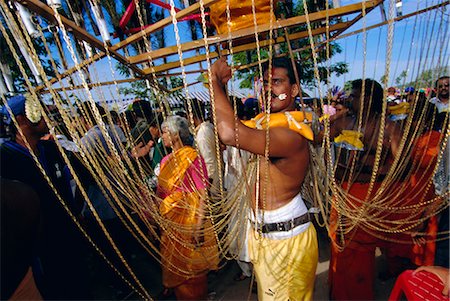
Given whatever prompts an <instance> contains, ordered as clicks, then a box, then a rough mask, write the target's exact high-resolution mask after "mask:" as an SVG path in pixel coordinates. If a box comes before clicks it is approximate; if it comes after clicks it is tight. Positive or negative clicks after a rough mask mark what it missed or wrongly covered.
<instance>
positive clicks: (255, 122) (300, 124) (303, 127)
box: [243, 111, 314, 141]
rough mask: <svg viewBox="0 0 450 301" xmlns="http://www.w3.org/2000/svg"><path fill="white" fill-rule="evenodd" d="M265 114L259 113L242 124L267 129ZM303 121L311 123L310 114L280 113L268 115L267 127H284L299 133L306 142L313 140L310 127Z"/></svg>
mask: <svg viewBox="0 0 450 301" xmlns="http://www.w3.org/2000/svg"><path fill="white" fill-rule="evenodd" d="M267 121H268V118H267V114H266V113H260V114H258V115H257V116H256V117H255V118H253V119H251V120H247V121H244V122H243V123H244V124H245V125H246V126H248V127H250V128H254V129H255V128H256V129H260V130H264V129H266V128H267ZM305 121H308V122H311V121H312V114H311V113H309V112H306V113H303V112H300V111H292V112H284V113H283V112H280V113H272V114H270V119H269V127H270V128H274V127H285V128H289V129H291V130H293V131H294V132H297V133H299V134H300V135H302V136H303V137H305V138H306V139H308V140H311V141H312V140H313V139H314V133H313V131H312V129H311V127H310V126H309V125H308V124H306V123H305Z"/></svg>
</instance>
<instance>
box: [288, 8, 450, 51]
mask: <svg viewBox="0 0 450 301" xmlns="http://www.w3.org/2000/svg"><path fill="white" fill-rule="evenodd" d="M449 4H450V1H445V2H442V3H439V4H436V5H433V6H430V7H427V8H424V9H421V10H418V11H415V12H413V13H410V14H407V15H403V16H400V17H396V18H394V19H393V21H394V22H398V21H401V20H403V19H407V18H411V17H414V16H416V15H420V14H423V13H426V12H429V11H432V10H435V9H438V8H440V7H444V6H447V5H449ZM388 23H389V21H384V22H380V23H378V24H374V25H371V26H368V27H366V28H361V29H358V30H355V31H352V32H349V33H346V34H343V35H335V36H333V37H331V38H330V39H328V40H325V41H322V42H320V43H319V44H317V46H318V47H320V46H323V45H326V44H327V43H331V42H333V41H336V40H340V39H343V38H348V37H350V36H353V35H355V34H359V33H361V32H363V31H369V30H372V29H375V28H378V27H381V26H384V25H387V24H388ZM307 48H309V46H307V47H302V48H298V49H295V50H294V51H293V52H299V51H303V50H305V49H307Z"/></svg>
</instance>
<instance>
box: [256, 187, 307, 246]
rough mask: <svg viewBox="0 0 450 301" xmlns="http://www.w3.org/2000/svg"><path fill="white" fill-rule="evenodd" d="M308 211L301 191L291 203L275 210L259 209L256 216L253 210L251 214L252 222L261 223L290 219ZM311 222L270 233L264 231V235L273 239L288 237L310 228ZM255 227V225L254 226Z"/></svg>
mask: <svg viewBox="0 0 450 301" xmlns="http://www.w3.org/2000/svg"><path fill="white" fill-rule="evenodd" d="M307 212H308V208H307V207H306V205H305V202H304V201H303V199H302V197H301V195H300V193H298V194H297V195H296V196H295V197H294V198H293V199H292V200H291V201H290V202H289V203H287V204H286V205H284V206H282V207H280V208H277V209H275V210H260V209H259V210H257V217H256V218H255V216H254V214H253V212H252V213H251V215H250V220H251V223H252V224H254V223H255V222H257V223H259V224H261V223H264V224H268V223H278V222H285V221H290V220H292V219H294V218H296V217H298V216H301V215H303V214H305V213H307ZM309 225H310V223H309V222H308V223H305V224H302V225H299V226H297V227H295V228H293V229H292V230H290V231H280V232H278V231H274V232H270V233H263V234H262V236H263V237H267V238H271V239H286V238H290V237H293V236H296V235H298V234H300V233H302V232H304V231H306V229H308V227H309ZM253 229H255V227H253Z"/></svg>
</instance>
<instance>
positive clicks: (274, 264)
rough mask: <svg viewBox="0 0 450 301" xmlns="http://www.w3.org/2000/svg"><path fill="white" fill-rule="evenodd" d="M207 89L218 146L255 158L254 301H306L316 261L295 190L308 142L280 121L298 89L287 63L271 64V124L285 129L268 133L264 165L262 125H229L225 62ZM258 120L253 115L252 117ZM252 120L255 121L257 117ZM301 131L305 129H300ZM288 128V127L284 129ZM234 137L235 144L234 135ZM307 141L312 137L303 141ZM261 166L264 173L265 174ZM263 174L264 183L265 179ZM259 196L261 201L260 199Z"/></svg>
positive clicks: (231, 118)
mask: <svg viewBox="0 0 450 301" xmlns="http://www.w3.org/2000/svg"><path fill="white" fill-rule="evenodd" d="M211 72H212V78H211V79H212V87H213V89H214V98H215V101H216V104H215V105H216V116H217V127H218V132H219V137H220V139H221V140H222V142H223V143H225V144H227V145H231V146H238V147H239V148H241V149H244V150H247V151H249V152H251V153H254V154H257V155H259V156H260V158H261V160H260V162H261V163H260V187H259V196H260V197H259V199H257V197H256V193H255V190H256V188H255V189H254V191H253V193H252V195H253V197H252V208H253V210H252V214H251V216H252V217H251V220H252V222H251V223H252V229H253V231H250V232H251V233H249V251H250V258H251V261H252V263H253V265H254V270H255V273H256V278H257V282H258V298H259V299H260V300H288V299H289V300H310V299H312V293H313V288H314V279H315V271H316V266H317V260H318V249H317V238H316V231H315V229H314V226H313V225H312V223H311V222H310V220H309V215H308V210H307V208H306V206H305V204H304V202H303V200H302V198H301V196H300V189H301V186H302V183H303V180H304V178H305V176H306V173H307V170H308V166H309V150H308V139H307V138H305V136H302V134H300V133H299V131H295V130H293V128H292V126H291V124H290V122H287V117H286V116H291V117H292V115H291V114H293V113H300V112H291V113H289V112H290V111H293V110H294V107H295V104H294V101H295V97H296V96H297V95H298V93H299V86H298V85H297V83H296V81H295V75H294V71H293V68H292V65H291V62H290V60H289V59H285V58H278V59H274V60H273V63H272V78H271V80H272V83H271V88H272V89H271V95H272V99H271V112H272V113H278V114H271V117H270V118H271V120H275V119H278V118H280V119H279V120H281V119H283V118H284V119H283V120H284V121H285V123H286V127H272V126H271V128H270V131H269V139H270V143H269V163H268V167H267V165H266V161H265V159H264V154H265V148H266V126H263V127H262V128H260V129H256V128H251V127H248V126H246V125H244V124H243V123H240V122H238V123H237V125H236V124H235V116H234V112H233V109H232V107H231V105H230V102H229V100H228V98H227V96H226V94H225V86H226V83H227V82H228V80H229V79H230V78H231V69H230V67H229V66H228V65H227V63H226V59H225V58H221V59H219V60H218V61H217V62H215V63H214V65H213V66H212V68H211ZM268 80H269V74H268V71H267V68H266V71H265V72H264V83H265V84H264V90H265V93H266V94H267V93H269V87H268V86H269V85H268ZM258 116H259V115H258ZM258 116H257V117H256V118H258ZM296 119H297V118H296ZM298 119H301V120H297V124H298V123H300V125H299V126H300V128H301V130H303V129H306V128H308V126H307V125H305V124H301V122H302V121H303V120H304V117H303V115H302V118H298ZM288 123H289V125H288ZM235 131H237V134H238V135H239V145H237V143H236V140H235V139H236V138H235V134H236V132H235ZM309 139H312V134H311V136H310V137H309ZM266 167H267V168H268V170H266ZM267 174H268V177H269V179H268V181H266V180H265V179H266V175H267ZM263 195H265V198H263V197H262V196H263Z"/></svg>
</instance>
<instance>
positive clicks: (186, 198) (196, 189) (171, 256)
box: [157, 116, 219, 300]
mask: <svg viewBox="0 0 450 301" xmlns="http://www.w3.org/2000/svg"><path fill="white" fill-rule="evenodd" d="M161 128H162V133H163V134H162V139H163V143H164V145H165V146H166V147H171V148H172V150H173V152H172V153H171V154H169V155H167V156H166V157H164V158H163V159H162V161H161V170H160V173H159V177H158V190H157V193H158V196H159V197H160V198H161V199H162V202H161V204H160V213H161V215H162V217H163V218H164V222H163V227H162V236H161V246H160V249H161V260H162V270H163V284H164V286H165V287H166V288H173V289H174V291H175V295H176V297H177V299H178V300H201V299H202V300H204V299H206V297H207V293H208V290H207V277H206V276H207V275H206V274H207V272H208V271H209V270H212V269H216V268H217V265H218V261H219V260H218V248H217V241H216V236H215V235H214V230H213V227H212V224H211V221H210V217H208V216H207V213H208V212H209V210H208V207H207V205H208V204H207V188H208V180H207V179H208V173H207V171H206V165H205V162H204V161H203V159H202V158H201V157H200V156H199V155H198V153H197V151H196V150H195V149H194V148H192V147H191V145H192V142H193V138H192V135H191V134H190V132H189V126H188V121H187V120H186V119H185V118H182V117H179V116H170V117H168V118H167V119H166V120H165V121H164V123H163V124H162V126H161Z"/></svg>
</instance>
